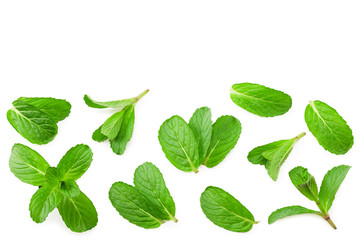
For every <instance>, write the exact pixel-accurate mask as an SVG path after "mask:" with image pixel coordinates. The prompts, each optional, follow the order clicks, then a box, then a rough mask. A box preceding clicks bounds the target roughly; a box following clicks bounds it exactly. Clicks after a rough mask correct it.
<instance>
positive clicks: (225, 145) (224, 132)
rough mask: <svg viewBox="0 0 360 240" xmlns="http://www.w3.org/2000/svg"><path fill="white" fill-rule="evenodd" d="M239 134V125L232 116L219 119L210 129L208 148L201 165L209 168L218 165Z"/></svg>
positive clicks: (232, 146)
mask: <svg viewBox="0 0 360 240" xmlns="http://www.w3.org/2000/svg"><path fill="white" fill-rule="evenodd" d="M240 133H241V123H240V121H239V120H238V119H236V118H235V117H233V116H229V115H225V116H221V117H219V118H218V119H217V120H216V122H215V123H214V124H213V127H212V134H211V141H210V146H209V149H208V151H207V155H206V157H205V160H204V162H203V164H204V165H205V166H207V167H209V168H212V167H215V166H216V165H218V164H219V163H220V162H222V160H224V158H225V157H226V155H228V153H229V152H230V151H231V150H232V149H233V148H234V147H235V145H236V143H237V141H238V139H239V137H240Z"/></svg>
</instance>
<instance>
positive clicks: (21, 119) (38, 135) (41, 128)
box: [7, 100, 58, 144]
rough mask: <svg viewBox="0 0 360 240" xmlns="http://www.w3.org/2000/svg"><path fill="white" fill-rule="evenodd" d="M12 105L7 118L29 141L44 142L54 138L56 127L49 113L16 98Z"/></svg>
mask: <svg viewBox="0 0 360 240" xmlns="http://www.w3.org/2000/svg"><path fill="white" fill-rule="evenodd" d="M13 106H14V108H12V109H10V110H9V111H8V112H7V119H8V121H9V123H10V124H11V125H12V126H13V127H14V128H15V130H16V131H17V132H18V133H20V134H21V135H22V136H23V137H24V138H26V139H27V140H28V141H29V142H31V143H34V144H46V143H48V142H51V141H52V140H53V139H54V138H55V136H56V134H57V131H58V127H57V125H56V121H55V120H53V119H52V118H51V117H50V116H49V115H47V114H46V113H44V112H41V111H40V110H38V109H37V108H35V107H34V106H32V105H30V104H28V103H26V102H24V101H20V100H16V101H14V102H13Z"/></svg>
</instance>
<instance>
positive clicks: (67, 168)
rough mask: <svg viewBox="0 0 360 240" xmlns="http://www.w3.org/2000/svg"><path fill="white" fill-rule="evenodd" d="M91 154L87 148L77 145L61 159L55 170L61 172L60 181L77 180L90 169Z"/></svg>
mask: <svg viewBox="0 0 360 240" xmlns="http://www.w3.org/2000/svg"><path fill="white" fill-rule="evenodd" d="M92 156H93V153H92V151H91V149H90V147H89V146H87V145H84V144H78V145H76V146H75V147H72V148H71V149H70V150H69V151H67V153H66V154H65V155H64V156H63V157H62V159H61V160H60V162H59V164H58V165H57V169H59V170H60V171H61V172H62V177H61V180H62V181H64V180H68V179H71V180H77V179H79V178H80V177H81V176H82V175H83V174H84V173H85V172H86V170H87V169H88V168H89V167H90V164H91V162H92Z"/></svg>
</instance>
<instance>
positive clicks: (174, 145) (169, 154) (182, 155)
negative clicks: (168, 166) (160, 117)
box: [158, 116, 201, 173]
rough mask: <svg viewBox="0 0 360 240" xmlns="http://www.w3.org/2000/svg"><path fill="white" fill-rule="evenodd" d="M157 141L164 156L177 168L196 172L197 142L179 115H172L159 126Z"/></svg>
mask: <svg viewBox="0 0 360 240" xmlns="http://www.w3.org/2000/svg"><path fill="white" fill-rule="evenodd" d="M158 137H159V142H160V145H161V147H162V150H163V152H164V153H165V156H166V158H167V159H168V160H169V161H170V162H171V163H172V164H173V165H174V166H175V167H176V168H178V169H180V170H182V171H185V172H191V171H193V172H195V173H196V172H198V167H199V166H200V164H201V162H200V159H199V144H198V141H197V139H196V137H195V134H194V133H193V131H192V130H191V128H190V127H189V125H188V124H187V123H186V122H185V120H184V119H182V118H181V117H180V116H172V117H171V118H169V119H167V120H166V121H165V122H164V123H163V124H162V125H161V127H160V130H159V136H158Z"/></svg>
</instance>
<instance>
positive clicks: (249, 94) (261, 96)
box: [230, 83, 292, 117]
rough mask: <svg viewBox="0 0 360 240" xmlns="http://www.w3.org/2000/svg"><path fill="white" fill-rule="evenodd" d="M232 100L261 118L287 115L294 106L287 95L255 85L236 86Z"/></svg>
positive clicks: (234, 86) (232, 91) (241, 84)
mask: <svg viewBox="0 0 360 240" xmlns="http://www.w3.org/2000/svg"><path fill="white" fill-rule="evenodd" d="M230 98H231V100H232V101H233V102H234V103H235V104H236V105H238V106H239V107H241V108H243V109H245V110H246V111H248V112H251V113H253V114H256V115H258V116H261V117H274V116H278V115H282V114H285V113H286V112H287V111H289V109H290V108H291V105H292V100H291V97H290V96H289V95H287V94H286V93H283V92H281V91H278V90H275V89H272V88H268V87H265V86H263V85H259V84H254V83H240V84H234V85H233V86H232V88H231V92H230Z"/></svg>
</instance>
